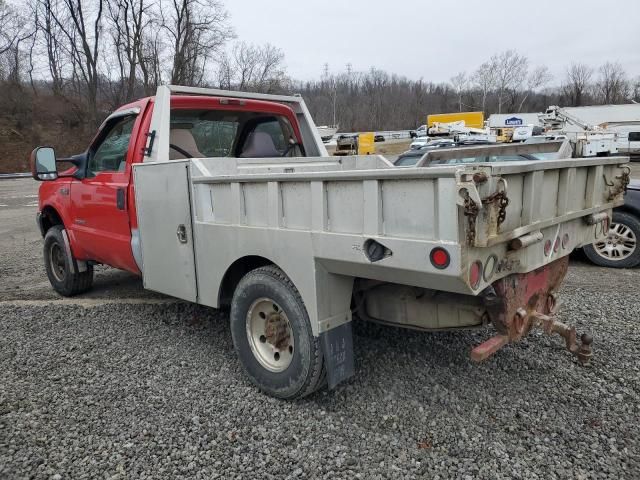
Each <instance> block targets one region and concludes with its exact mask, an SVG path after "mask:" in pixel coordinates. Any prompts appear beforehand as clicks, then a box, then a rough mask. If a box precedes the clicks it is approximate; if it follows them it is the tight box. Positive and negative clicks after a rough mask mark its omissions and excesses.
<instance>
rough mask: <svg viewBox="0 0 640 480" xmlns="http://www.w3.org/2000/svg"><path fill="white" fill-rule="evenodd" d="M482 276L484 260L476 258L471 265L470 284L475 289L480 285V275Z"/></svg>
mask: <svg viewBox="0 0 640 480" xmlns="http://www.w3.org/2000/svg"><path fill="white" fill-rule="evenodd" d="M481 276H482V262H481V261H480V260H476V261H475V262H473V263H472V264H471V266H470V267H469V285H471V288H473V289H474V290H475V289H476V288H478V285H480V277H481Z"/></svg>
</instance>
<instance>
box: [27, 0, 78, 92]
mask: <svg viewBox="0 0 640 480" xmlns="http://www.w3.org/2000/svg"><path fill="white" fill-rule="evenodd" d="M32 13H33V16H34V23H35V28H36V30H37V32H38V38H39V40H40V43H41V44H42V47H43V49H44V52H45V55H46V63H47V68H48V71H49V76H50V80H51V89H52V90H53V93H54V95H58V96H60V95H62V89H63V85H64V69H65V63H67V60H68V56H67V55H65V53H66V52H65V49H64V48H63V46H62V42H63V36H64V34H63V32H62V30H61V29H60V27H59V26H58V23H57V22H56V20H55V19H56V18H58V17H62V14H61V12H60V2H58V1H56V0H36V1H35V3H34V4H33V5H32ZM66 50H67V51H68V50H69V49H66Z"/></svg>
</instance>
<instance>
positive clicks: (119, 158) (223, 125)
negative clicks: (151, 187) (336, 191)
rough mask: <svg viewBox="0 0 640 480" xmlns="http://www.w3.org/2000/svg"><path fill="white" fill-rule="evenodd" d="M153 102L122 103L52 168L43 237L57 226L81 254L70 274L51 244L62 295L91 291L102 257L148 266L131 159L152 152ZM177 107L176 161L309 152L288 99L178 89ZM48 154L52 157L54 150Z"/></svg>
mask: <svg viewBox="0 0 640 480" xmlns="http://www.w3.org/2000/svg"><path fill="white" fill-rule="evenodd" d="M154 104H155V98H154V97H149V98H143V99H141V100H138V101H136V102H133V103H130V104H127V105H124V106H122V107H121V108H119V109H118V110H116V111H115V112H114V113H112V114H111V115H109V117H107V118H106V119H105V121H104V122H103V123H102V125H101V126H100V128H99V129H98V132H97V134H96V135H95V137H94V138H93V140H92V141H91V142H90V143H89V146H88V148H87V150H86V151H85V152H84V153H82V154H80V155H75V156H73V157H71V158H68V159H58V160H56V162H58V163H63V164H69V163H70V164H71V165H72V167H71V168H69V169H68V170H66V171H64V172H61V173H60V174H59V175H58V174H57V173H55V172H56V171H57V169H56V168H55V164H52V166H50V167H49V168H50V170H51V173H49V174H48V175H49V176H51V175H55V176H56V177H57V178H55V180H53V181H45V182H42V184H41V187H40V192H39V212H38V218H37V221H38V226H39V228H40V231H41V233H42V235H43V237H44V236H46V235H47V233H48V232H49V230H50V229H51V228H52V227H57V231H56V233H58V234H59V235H60V236H61V237H62V238H61V240H62V243H63V247H64V249H69V250H70V252H71V254H72V255H73V258H74V259H75V261H74V262H73V263H74V265H71V267H72V268H71V269H70V271H69V272H67V275H66V277H65V270H64V265H63V263H64V262H63V257H62V256H61V255H60V252H59V251H58V249H57V248H56V247H53V248H49V249H48V250H45V261H46V265H47V273H48V274H49V278H50V280H51V282H52V285H53V286H54V288H55V289H56V290H58V292H59V293H61V294H63V295H73V294H76V293H81V292H83V291H86V290H87V289H88V288H89V287H90V285H91V281H90V280H89V279H87V277H90V276H91V275H92V270H93V268H92V266H93V265H94V264H97V263H99V264H105V265H110V266H112V267H115V268H119V269H122V270H126V271H128V272H131V273H133V274H136V275H140V273H141V256H140V249H139V236H138V225H137V215H136V204H135V200H134V199H135V192H134V185H133V182H132V172H133V169H132V166H133V165H134V164H136V163H141V162H142V161H143V159H144V157H145V152H147V153H148V151H147V150H148V143H149V141H150V139H149V128H150V122H151V117H152V112H153V108H154ZM171 110H172V115H171V124H170V135H169V158H170V159H171V160H179V159H184V158H205V157H207V158H210V157H238V158H243V157H244V158H247V157H252V158H260V157H274V156H276V157H281V156H296V157H300V156H304V155H305V150H304V147H303V146H302V141H301V136H300V130H299V127H298V122H297V120H296V116H295V114H294V112H293V110H292V109H291V108H290V107H288V106H286V105H283V104H280V103H274V102H267V101H261V100H250V99H246V100H242V101H240V100H237V101H234V100H233V99H227V98H217V97H201V96H188V95H177V96H173V97H172V98H171ZM43 153H44V152H43ZM36 154H37V151H34V159H33V160H34V162H35V155H36ZM41 156H42V153H41ZM48 156H49V159H50V160H53V159H54V158H55V153H49V154H48ZM34 162H32V164H33V165H35V163H34ZM34 175H35V176H36V178H38V175H37V174H36V173H34ZM38 179H40V178H38ZM60 230H64V231H63V232H62V231H60ZM72 277H84V279H85V280H84V281H82V282H79V281H77V278H76V280H74V279H73V278H72Z"/></svg>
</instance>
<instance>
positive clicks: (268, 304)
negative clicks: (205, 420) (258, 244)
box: [231, 266, 325, 399]
mask: <svg viewBox="0 0 640 480" xmlns="http://www.w3.org/2000/svg"><path fill="white" fill-rule="evenodd" d="M231 335H232V337H233V344H234V347H235V349H236V352H237V354H238V357H239V358H240V362H241V363H242V366H243V367H244V370H245V371H246V372H247V374H248V376H249V378H250V380H251V381H252V382H253V383H254V384H255V385H256V386H257V387H258V388H260V390H262V391H263V392H265V393H267V394H269V395H272V396H274V397H278V398H285V399H294V398H300V397H304V396H305V395H309V394H310V393H312V392H314V391H315V390H317V389H318V388H319V387H320V386H321V385H322V384H323V383H324V380H325V373H324V358H323V355H322V349H321V347H320V342H319V340H318V338H317V337H314V336H313V333H312V331H311V323H310V321H309V316H308V314H307V310H306V308H305V306H304V302H303V301H302V297H301V296H300V293H299V292H298V290H297V289H296V287H295V286H294V285H293V283H292V282H291V280H289V278H288V277H287V276H286V275H285V274H284V273H283V272H282V270H280V269H279V268H277V267H275V266H267V267H261V268H258V269H256V270H253V271H251V272H249V273H248V274H247V275H245V276H244V277H243V278H242V280H241V281H240V283H239V284H238V287H237V288H236V290H235V292H234V295H233V300H232V303H231Z"/></svg>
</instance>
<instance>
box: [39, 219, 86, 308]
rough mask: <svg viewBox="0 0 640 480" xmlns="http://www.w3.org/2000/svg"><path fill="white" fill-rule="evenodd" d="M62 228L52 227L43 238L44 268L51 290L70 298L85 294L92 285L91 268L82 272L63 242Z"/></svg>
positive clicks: (58, 226) (59, 226)
mask: <svg viewBox="0 0 640 480" xmlns="http://www.w3.org/2000/svg"><path fill="white" fill-rule="evenodd" d="M63 232H64V228H63V227H62V226H61V225H54V226H53V227H51V228H50V229H49V230H48V231H47V234H46V235H45V236H44V266H45V269H46V270H47V277H49V282H51V286H52V287H53V289H54V290H55V291H56V292H58V293H59V294H60V295H63V296H65V297H71V296H73V295H77V294H79V293H83V292H86V291H87V290H89V289H90V288H91V285H92V284H93V267H92V266H91V265H87V268H86V270H85V271H84V272H79V271H78V264H77V261H76V259H75V258H73V254H72V253H71V251H70V249H69V248H68V247H67V244H66V243H65V240H64V233H63Z"/></svg>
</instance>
